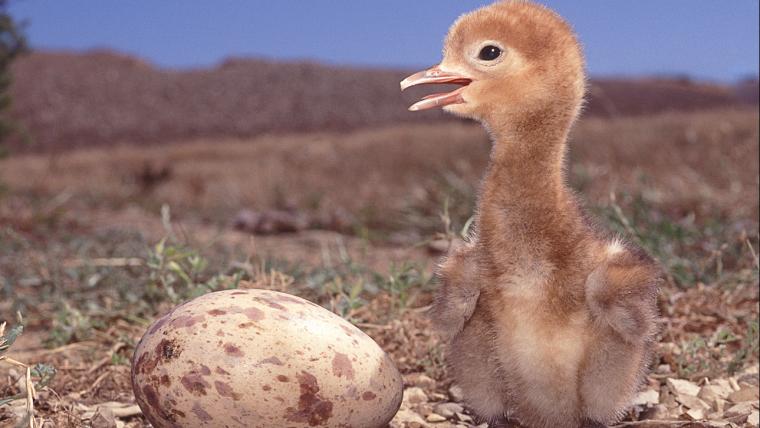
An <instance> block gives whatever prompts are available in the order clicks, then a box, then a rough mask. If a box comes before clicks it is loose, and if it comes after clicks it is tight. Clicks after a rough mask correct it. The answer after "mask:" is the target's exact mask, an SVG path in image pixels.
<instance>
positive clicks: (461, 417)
mask: <svg viewBox="0 0 760 428" xmlns="http://www.w3.org/2000/svg"><path fill="white" fill-rule="evenodd" d="M457 419H459V420H460V421H462V422H472V418H471V417H470V416H469V415H466V414H464V413H462V412H457Z"/></svg>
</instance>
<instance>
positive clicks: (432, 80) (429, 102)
mask: <svg viewBox="0 0 760 428" xmlns="http://www.w3.org/2000/svg"><path fill="white" fill-rule="evenodd" d="M471 82H472V79H471V78H469V77H467V76H464V75H461V74H458V73H452V72H449V71H444V70H442V69H441V67H440V66H439V65H436V66H434V67H431V68H429V69H427V70H425V71H420V72H418V73H414V74H412V75H411V76H409V77H407V78H406V79H404V80H402V81H401V90H402V91H403V90H405V89H406V88H409V87H412V86H417V85H428V84H440V83H452V84H456V85H462V87H461V88H459V89H456V90H454V91H452V92H448V93H445V94H432V95H428V96H426V97H424V98H423V99H422V101H419V102H417V103H415V104H413V105H412V106H411V107H409V110H410V111H417V110H427V109H431V108H435V107H443V106H447V105H449V104H460V103H463V102H465V101H464V98H462V91H464V87H465V86H467V85H469V84H470V83H471Z"/></svg>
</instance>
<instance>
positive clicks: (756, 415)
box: [747, 410, 760, 428]
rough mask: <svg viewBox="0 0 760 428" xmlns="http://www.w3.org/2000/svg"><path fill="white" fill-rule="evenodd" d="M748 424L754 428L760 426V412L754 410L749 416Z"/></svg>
mask: <svg viewBox="0 0 760 428" xmlns="http://www.w3.org/2000/svg"><path fill="white" fill-rule="evenodd" d="M747 425H749V426H751V427H753V428H757V427H758V426H760V412H758V411H757V410H753V411H752V412H751V413H750V414H749V416H747Z"/></svg>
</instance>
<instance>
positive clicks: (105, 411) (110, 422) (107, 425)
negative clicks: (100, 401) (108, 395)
mask: <svg viewBox="0 0 760 428" xmlns="http://www.w3.org/2000/svg"><path fill="white" fill-rule="evenodd" d="M90 425H91V426H92V428H115V427H116V420H115V419H114V416H113V412H112V411H111V409H110V408H108V407H106V406H98V408H97V410H95V414H94V415H93V416H92V419H90Z"/></svg>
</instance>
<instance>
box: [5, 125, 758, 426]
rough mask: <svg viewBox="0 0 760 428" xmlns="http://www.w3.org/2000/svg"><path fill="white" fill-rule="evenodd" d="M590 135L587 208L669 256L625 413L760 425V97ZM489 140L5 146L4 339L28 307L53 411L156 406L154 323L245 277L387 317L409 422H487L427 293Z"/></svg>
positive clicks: (51, 422)
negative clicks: (141, 363)
mask: <svg viewBox="0 0 760 428" xmlns="http://www.w3.org/2000/svg"><path fill="white" fill-rule="evenodd" d="M572 140H573V142H572V146H571V150H570V153H569V154H570V159H571V163H570V165H569V168H568V179H569V181H570V183H571V184H572V185H573V187H574V188H575V189H576V190H577V191H578V192H579V193H580V194H581V195H582V196H583V198H584V199H585V200H586V201H587V205H588V209H589V210H590V211H591V212H592V213H593V214H594V215H596V216H597V217H598V218H600V220H602V221H603V222H606V224H607V225H608V227H610V228H611V229H613V230H615V231H616V232H618V233H620V234H621V235H624V236H626V237H628V238H629V239H632V240H634V241H635V242H637V243H639V244H640V245H642V246H643V247H644V248H646V249H647V250H648V251H649V252H650V253H652V254H653V255H654V256H655V257H656V258H657V259H658V260H659V261H660V262H661V263H662V265H663V267H664V268H665V270H666V272H667V284H666V285H665V286H664V287H663V290H662V293H661V296H660V300H659V304H660V308H661V312H662V318H661V323H662V333H661V337H660V341H659V343H658V348H657V355H656V358H655V359H654V361H653V362H652V367H653V371H652V374H651V375H650V376H649V379H648V383H647V384H646V385H644V387H643V388H642V391H641V393H640V394H639V395H638V397H637V400H636V404H635V405H634V406H632V408H631V409H630V410H629V411H628V413H627V414H626V416H625V418H624V420H623V422H621V425H620V426H643V427H674V426H689V427H702V426H705V427H726V426H736V427H740V426H757V424H758V421H757V418H758V395H757V390H758V256H757V251H758V174H759V173H758V111H757V110H715V111H705V112H697V113H665V114H661V115H657V116H650V117H636V118H618V119H602V118H590V119H585V120H583V121H581V122H580V123H579V124H578V127H577V129H576V130H575V131H574V133H573V136H572ZM488 151H489V142H488V138H487V135H485V133H484V132H483V131H482V130H480V128H478V127H475V126H472V125H467V124H456V123H448V124H442V123H439V124H435V125H404V126H400V127H387V128H378V129H374V130H366V131H352V132H343V133H331V132H324V133H311V134H299V135H270V136H262V137H259V138H256V139H250V140H218V139H217V140H215V139H205V140H195V141H188V142H184V143H182V144H172V145H151V146H145V145H143V146H140V147H135V146H130V145H124V146H116V147H110V148H91V149H83V150H77V151H70V152H63V153H55V154H44V153H43V154H33V155H15V156H12V157H9V158H6V159H4V160H0V288H2V293H3V294H2V300H1V301H0V320H4V321H6V322H7V323H8V324H7V326H6V329H5V333H6V336H4V337H5V339H10V338H11V337H10V336H11V334H10V333H13V332H14V331H15V330H12V328H13V327H14V326H17V325H19V322H18V320H17V318H16V316H15V315H14V314H16V313H17V312H18V313H21V314H22V315H23V324H24V331H23V333H22V334H21V335H20V336H18V339H17V340H16V341H15V343H12V344H11V345H10V346H9V347H7V345H6V346H4V345H3V344H2V343H1V342H0V356H5V357H8V358H12V359H13V360H16V361H19V362H21V363H24V364H28V365H31V366H32V368H33V370H32V372H31V375H32V376H31V378H32V380H33V381H34V382H35V384H36V385H37V388H36V392H37V395H36V399H35V400H34V418H35V421H36V426H56V427H82V426H98V427H101V426H103V427H105V426H130V427H139V426H147V423H146V422H145V421H144V419H143V417H142V416H141V414H140V412H139V409H138V408H137V407H136V406H135V404H134V397H133V394H132V392H131V386H130V380H129V364H130V359H131V356H132V352H133V351H134V346H135V344H136V342H137V341H138V340H139V338H140V336H141V335H142V333H143V332H144V331H145V329H146V327H147V326H148V325H149V324H150V323H151V322H152V321H153V320H155V319H156V318H157V317H158V316H159V315H160V314H163V313H165V312H166V311H168V310H169V309H170V308H171V307H173V306H174V305H176V304H177V303H178V302H180V301H182V300H185V299H188V298H190V297H192V296H194V295H198V294H200V293H203V292H206V291H209V290H213V289H219V288H224V287H227V286H230V284H234V283H235V281H236V280H238V279H241V280H242V281H244V282H242V284H244V286H246V287H257V288H269V289H276V290H280V291H286V292H289V293H293V294H297V295H300V296H303V297H305V298H308V299H310V300H312V301H315V302H317V303H319V304H321V305H323V306H324V307H326V308H328V309H330V310H332V311H334V312H336V313H337V314H339V315H341V316H343V317H344V318H346V319H348V320H349V321H351V322H353V323H354V324H356V325H357V326H359V327H360V328H362V329H363V330H364V331H365V332H366V333H368V334H369V335H370V336H372V337H373V338H374V339H375V340H376V341H377V342H378V344H380V346H381V347H382V348H383V349H384V350H386V351H387V352H388V353H389V354H390V355H391V356H392V358H393V360H394V361H395V363H396V364H397V366H398V368H399V369H400V371H401V372H402V374H403V378H404V383H405V398H404V403H403V405H402V409H401V411H400V412H399V413H398V415H397V417H396V419H394V421H393V422H392V424H391V426H392V427H453V426H462V427H469V426H478V425H477V423H478V421H475V420H473V419H472V417H471V415H469V414H468V412H467V410H466V409H465V408H463V407H462V406H461V405H460V404H459V403H460V402H461V400H462V398H461V396H460V392H459V391H457V388H456V387H455V386H452V385H451V382H450V380H449V379H448V377H447V375H446V371H445V367H444V364H443V358H444V352H445V351H444V349H443V347H442V344H441V342H440V339H439V338H438V337H437V336H436V334H435V333H434V330H433V329H432V326H431V325H430V322H429V321H428V319H427V317H426V316H425V310H426V308H427V305H429V303H430V298H431V294H432V291H433V290H434V289H435V287H436V284H435V281H434V279H433V278H432V272H433V269H434V266H435V263H436V261H437V260H438V258H439V257H441V255H442V254H443V252H444V251H445V249H446V247H447V244H448V242H449V240H450V239H454V238H456V237H457V235H458V234H459V231H460V230H461V229H462V228H463V227H464V225H465V223H466V222H467V220H468V218H469V217H470V215H471V213H472V208H473V204H474V201H475V198H476V192H477V190H476V189H477V185H478V180H479V177H480V174H481V173H482V170H483V168H484V166H485V163H486V162H487V159H488ZM159 243H162V244H161V245H157V244H159ZM172 262H173V264H172ZM175 267H176V268H175ZM6 347H7V349H6ZM7 362H8V360H6V361H4V362H2V363H0V364H4V363H7ZM53 371H54V372H55V374H54V375H53V374H52V373H53ZM0 374H1V375H2V376H0V403H2V404H0V426H16V425H18V424H23V423H24V418H25V417H27V415H28V409H27V408H26V404H27V403H26V400H25V397H26V395H25V390H26V387H25V383H24V382H25V379H24V374H25V370H24V369H23V368H22V367H21V366H14V365H11V364H4V365H2V366H0ZM2 397H9V398H10V400H9V401H8V402H4V400H3V398H2ZM26 426H28V422H27V425H26Z"/></svg>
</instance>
